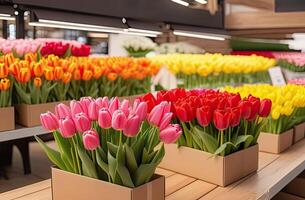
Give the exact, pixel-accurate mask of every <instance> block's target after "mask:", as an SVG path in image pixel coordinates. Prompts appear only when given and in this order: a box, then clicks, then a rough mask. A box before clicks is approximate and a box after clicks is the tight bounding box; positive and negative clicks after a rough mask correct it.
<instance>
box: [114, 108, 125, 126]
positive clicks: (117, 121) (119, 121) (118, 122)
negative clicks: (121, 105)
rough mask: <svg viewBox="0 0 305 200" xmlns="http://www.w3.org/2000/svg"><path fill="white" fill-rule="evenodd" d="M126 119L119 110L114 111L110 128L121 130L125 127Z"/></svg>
mask: <svg viewBox="0 0 305 200" xmlns="http://www.w3.org/2000/svg"><path fill="white" fill-rule="evenodd" d="M126 121H127V117H126V115H125V114H124V112H123V111H121V110H116V111H114V113H113V114H112V120H111V126H112V128H113V129H115V130H123V129H124V128H125V126H126Z"/></svg>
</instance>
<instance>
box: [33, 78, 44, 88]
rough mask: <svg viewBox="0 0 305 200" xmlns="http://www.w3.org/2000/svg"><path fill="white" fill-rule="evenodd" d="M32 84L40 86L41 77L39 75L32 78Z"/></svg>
mask: <svg viewBox="0 0 305 200" xmlns="http://www.w3.org/2000/svg"><path fill="white" fill-rule="evenodd" d="M34 85H35V87H36V88H40V87H41V85H42V81H41V78H39V77H36V78H34Z"/></svg>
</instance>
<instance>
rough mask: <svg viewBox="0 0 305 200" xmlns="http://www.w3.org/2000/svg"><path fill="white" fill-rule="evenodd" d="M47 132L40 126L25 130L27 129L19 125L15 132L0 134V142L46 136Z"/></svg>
mask: <svg viewBox="0 0 305 200" xmlns="http://www.w3.org/2000/svg"><path fill="white" fill-rule="evenodd" d="M49 132H50V131H48V130H45V129H44V128H42V126H36V127H31V128H27V127H23V126H20V125H16V129H15V130H11V131H2V132H0V142H5V141H10V140H15V139H21V138H27V137H31V136H34V135H43V134H47V133H49Z"/></svg>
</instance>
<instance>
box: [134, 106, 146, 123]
mask: <svg viewBox="0 0 305 200" xmlns="http://www.w3.org/2000/svg"><path fill="white" fill-rule="evenodd" d="M135 114H136V115H138V116H139V118H140V121H143V120H144V119H145V118H146V116H147V103H146V102H140V103H139V104H138V105H137V107H136V108H135Z"/></svg>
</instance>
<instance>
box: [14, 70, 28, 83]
mask: <svg viewBox="0 0 305 200" xmlns="http://www.w3.org/2000/svg"><path fill="white" fill-rule="evenodd" d="M17 79H18V81H19V82H21V83H27V82H28V81H29V80H30V79H31V72H30V70H29V68H21V69H20V71H19V72H18V76H17Z"/></svg>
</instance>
